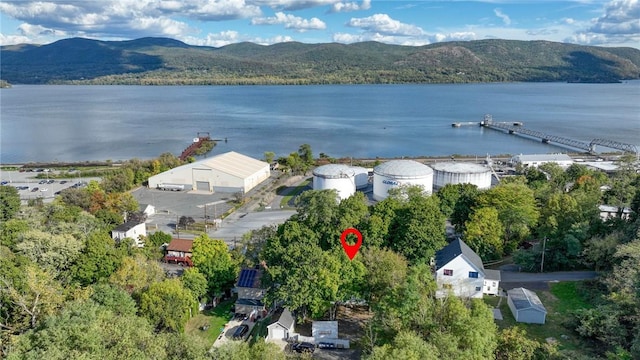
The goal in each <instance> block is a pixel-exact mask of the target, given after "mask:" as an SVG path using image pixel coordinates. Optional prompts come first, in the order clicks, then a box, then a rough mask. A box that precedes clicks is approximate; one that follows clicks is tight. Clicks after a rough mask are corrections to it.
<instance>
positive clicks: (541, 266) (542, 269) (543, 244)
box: [540, 237, 547, 272]
mask: <svg viewBox="0 0 640 360" xmlns="http://www.w3.org/2000/svg"><path fill="white" fill-rule="evenodd" d="M546 245H547V238H546V237H545V238H543V239H542V261H541V262H540V272H544V250H545V247H546Z"/></svg>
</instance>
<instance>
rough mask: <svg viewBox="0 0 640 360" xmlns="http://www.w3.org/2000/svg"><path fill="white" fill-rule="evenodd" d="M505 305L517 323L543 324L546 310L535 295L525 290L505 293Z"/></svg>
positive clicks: (517, 289) (519, 289) (520, 289)
mask: <svg viewBox="0 0 640 360" xmlns="http://www.w3.org/2000/svg"><path fill="white" fill-rule="evenodd" d="M507 303H508V304H509V308H510V309H511V313H512V314H513V317H514V318H515V319H516V321H517V322H521V323H528V324H544V323H545V319H546V316H547V309H545V307H544V305H542V301H540V298H539V297H538V295H537V294H536V293H534V292H533V291H531V290H528V289H525V288H521V287H520V288H515V289H511V290H509V291H507Z"/></svg>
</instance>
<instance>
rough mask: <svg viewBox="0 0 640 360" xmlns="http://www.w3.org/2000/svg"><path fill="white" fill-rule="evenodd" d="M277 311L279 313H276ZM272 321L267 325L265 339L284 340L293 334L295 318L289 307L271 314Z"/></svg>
mask: <svg viewBox="0 0 640 360" xmlns="http://www.w3.org/2000/svg"><path fill="white" fill-rule="evenodd" d="M278 313H279V315H278ZM273 319H275V321H274V322H272V323H271V324H269V325H267V331H268V335H267V340H286V339H288V338H289V336H291V334H293V332H294V327H295V319H294V318H293V315H292V314H291V311H289V309H286V308H285V309H282V310H281V312H280V311H279V312H276V313H275V314H273Z"/></svg>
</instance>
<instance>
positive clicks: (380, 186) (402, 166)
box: [373, 160, 433, 200]
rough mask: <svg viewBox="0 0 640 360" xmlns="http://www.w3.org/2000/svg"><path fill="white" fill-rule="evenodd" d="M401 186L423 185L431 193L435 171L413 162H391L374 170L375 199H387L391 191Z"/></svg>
mask: <svg viewBox="0 0 640 360" xmlns="http://www.w3.org/2000/svg"><path fill="white" fill-rule="evenodd" d="M401 185H421V186H422V187H424V190H425V191H426V192H428V193H431V189H432V187H433V170H432V169H431V168H430V167H428V166H427V165H424V164H421V163H419V162H417V161H413V160H391V161H387V162H385V163H383V164H380V165H378V166H376V167H375V168H374V169H373V198H374V199H376V200H384V199H386V198H387V196H389V189H393V188H396V187H399V186H401Z"/></svg>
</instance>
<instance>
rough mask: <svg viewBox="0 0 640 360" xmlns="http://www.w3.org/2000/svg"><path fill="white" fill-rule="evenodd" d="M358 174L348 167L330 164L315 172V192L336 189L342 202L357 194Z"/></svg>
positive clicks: (318, 168)
mask: <svg viewBox="0 0 640 360" xmlns="http://www.w3.org/2000/svg"><path fill="white" fill-rule="evenodd" d="M355 176H356V172H355V170H354V169H352V168H350V167H349V166H347V165H340V164H329V165H323V166H318V167H317V168H315V169H314V170H313V190H328V189H334V190H336V191H337V192H338V197H339V198H340V200H344V199H346V198H348V197H349V196H351V195H353V194H354V193H355V192H356V182H355Z"/></svg>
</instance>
